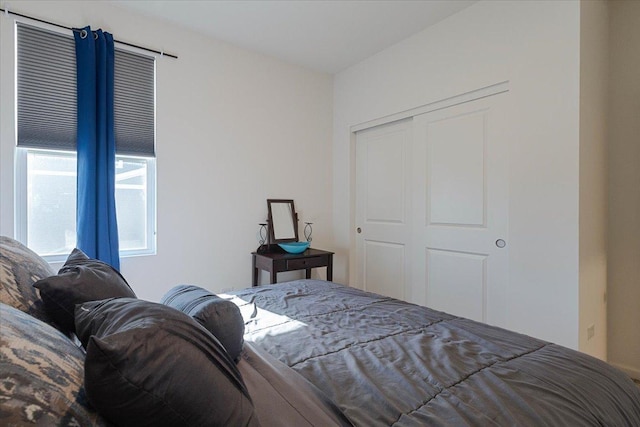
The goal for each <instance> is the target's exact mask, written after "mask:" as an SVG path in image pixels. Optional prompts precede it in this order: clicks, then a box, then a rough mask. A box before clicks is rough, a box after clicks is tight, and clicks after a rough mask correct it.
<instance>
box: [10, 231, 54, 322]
mask: <svg viewBox="0 0 640 427" xmlns="http://www.w3.org/2000/svg"><path fill="white" fill-rule="evenodd" d="M55 274H56V273H55V271H54V270H53V269H52V268H51V267H50V266H49V264H47V262H46V261H45V260H44V259H42V258H41V257H40V256H38V254H36V253H35V252H33V251H32V250H30V249H29V248H27V247H26V246H24V245H23V244H22V243H20V242H18V241H16V240H13V239H11V238H9V237H5V236H0V302H2V303H4V304H7V305H10V306H11V307H14V308H17V309H18V310H21V311H24V312H25V313H28V314H30V315H32V316H33V317H35V318H37V319H40V320H42V321H44V322H47V323H52V322H51V319H50V317H49V315H47V313H46V312H45V309H44V304H43V303H42V300H41V299H40V296H39V295H38V291H36V290H35V289H34V288H33V286H32V285H33V283H34V282H36V281H38V280H40V279H44V278H45V277H49V276H53V275H55Z"/></svg>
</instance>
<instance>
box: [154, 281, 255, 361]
mask: <svg viewBox="0 0 640 427" xmlns="http://www.w3.org/2000/svg"><path fill="white" fill-rule="evenodd" d="M160 302H161V303H162V304H165V305H168V306H170V307H173V308H175V309H178V310H180V311H182V312H183V313H186V314H188V315H189V316H191V317H193V318H194V319H196V320H197V321H198V322H200V324H201V325H202V326H204V327H205V328H207V330H208V331H209V332H211V333H212V334H213V335H214V336H215V337H216V338H218V340H219V341H220V342H221V343H222V345H223V346H224V348H225V349H226V350H227V353H229V356H231V358H232V359H233V360H235V361H237V360H239V357H240V353H241V352H242V346H243V345H244V319H243V318H242V314H241V313H240V309H239V308H238V306H237V305H235V304H234V303H233V302H231V301H228V300H225V299H222V298H220V297H219V296H217V295H215V294H212V293H211V292H209V291H208V290H206V289H203V288H201V287H198V286H194V285H178V286H176V287H174V288H172V289H170V290H169V291H168V292H167V293H166V294H165V295H164V296H163V297H162V300H161V301H160Z"/></svg>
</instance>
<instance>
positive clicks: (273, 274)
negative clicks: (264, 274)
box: [271, 268, 278, 285]
mask: <svg viewBox="0 0 640 427" xmlns="http://www.w3.org/2000/svg"><path fill="white" fill-rule="evenodd" d="M277 281H278V272H277V271H276V270H275V268H274V269H272V270H271V284H272V285H273V284H274V283H276V282H277Z"/></svg>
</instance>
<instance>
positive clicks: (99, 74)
mask: <svg viewBox="0 0 640 427" xmlns="http://www.w3.org/2000/svg"><path fill="white" fill-rule="evenodd" d="M74 37H75V43H76V65H77V76H78V81H77V87H78V89H77V91H78V140H77V151H78V182H77V186H78V196H77V234H78V237H77V239H78V240H77V247H78V248H79V249H81V250H82V251H83V252H84V253H86V254H87V255H88V256H89V257H91V258H96V259H99V260H101V261H104V262H106V263H108V264H110V265H111V266H113V267H114V268H115V269H117V270H119V269H120V258H119V251H118V224H117V222H116V201H115V156H116V145H115V137H114V128H113V70H114V67H113V58H114V48H113V36H112V35H111V34H109V33H104V32H102V30H97V31H93V32H92V31H91V28H90V27H85V28H83V29H81V30H74Z"/></svg>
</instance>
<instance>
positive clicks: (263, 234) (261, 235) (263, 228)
mask: <svg viewBox="0 0 640 427" xmlns="http://www.w3.org/2000/svg"><path fill="white" fill-rule="evenodd" d="M259 225H260V229H259V230H258V243H260V245H259V246H258V249H257V250H256V251H257V252H258V253H264V252H267V251H268V250H269V245H268V244H267V238H268V237H269V226H268V225H267V223H265V222H261V223H260V224H259Z"/></svg>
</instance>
